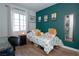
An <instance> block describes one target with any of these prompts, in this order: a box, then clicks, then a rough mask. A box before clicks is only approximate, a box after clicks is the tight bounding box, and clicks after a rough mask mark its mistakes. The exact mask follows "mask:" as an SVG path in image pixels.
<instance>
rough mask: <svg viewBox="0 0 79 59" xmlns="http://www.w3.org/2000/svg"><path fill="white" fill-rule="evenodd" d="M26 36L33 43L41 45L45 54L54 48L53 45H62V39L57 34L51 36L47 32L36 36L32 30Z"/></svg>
mask: <svg viewBox="0 0 79 59" xmlns="http://www.w3.org/2000/svg"><path fill="white" fill-rule="evenodd" d="M27 38H28V39H29V40H30V41H32V42H33V43H35V44H37V45H40V46H41V47H43V48H44V51H45V52H46V53H47V54H49V52H50V51H51V50H53V49H54V46H55V45H60V46H62V45H63V43H62V41H61V40H60V39H59V38H58V37H57V36H55V37H53V38H51V37H48V36H47V34H43V35H41V36H40V37H37V36H35V34H34V33H33V32H29V33H28V34H27Z"/></svg>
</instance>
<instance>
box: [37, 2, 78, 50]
mask: <svg viewBox="0 0 79 59" xmlns="http://www.w3.org/2000/svg"><path fill="white" fill-rule="evenodd" d="M54 12H56V13H57V17H56V20H55V21H52V20H51V14H52V13H54ZM70 13H73V14H74V15H75V17H74V42H67V41H65V40H64V16H65V15H66V14H70ZM44 15H48V21H47V22H44V21H43V20H44ZM39 16H41V17H42V21H41V22H38V17H39ZM36 28H38V29H40V30H41V31H43V32H47V31H48V28H56V29H57V36H58V37H59V38H60V39H61V40H62V41H63V43H64V45H66V46H69V47H72V48H76V49H79V4H74V3H73V4H68V3H65V4H64V3H63V4H61V3H59V4H55V5H54V6H50V7H48V8H45V9H43V10H40V11H38V12H37V13H36Z"/></svg>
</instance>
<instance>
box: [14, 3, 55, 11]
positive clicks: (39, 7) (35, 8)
mask: <svg viewBox="0 0 79 59" xmlns="http://www.w3.org/2000/svg"><path fill="white" fill-rule="evenodd" d="M54 4H56V3H15V5H19V6H22V7H24V8H27V9H30V10H33V11H35V12H37V11H39V10H42V9H44V8H47V7H49V6H52V5H54Z"/></svg>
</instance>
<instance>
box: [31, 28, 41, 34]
mask: <svg viewBox="0 0 79 59" xmlns="http://www.w3.org/2000/svg"><path fill="white" fill-rule="evenodd" d="M37 31H38V32H40V30H39V29H34V30H32V32H33V33H34V34H35V32H37Z"/></svg>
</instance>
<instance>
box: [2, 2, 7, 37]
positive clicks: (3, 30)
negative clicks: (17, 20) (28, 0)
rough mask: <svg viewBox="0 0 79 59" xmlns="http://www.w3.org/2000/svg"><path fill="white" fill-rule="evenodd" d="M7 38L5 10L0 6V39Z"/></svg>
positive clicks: (3, 6)
mask: <svg viewBox="0 0 79 59" xmlns="http://www.w3.org/2000/svg"><path fill="white" fill-rule="evenodd" d="M4 36H8V19H7V8H6V7H5V5H4V4H0V37H4Z"/></svg>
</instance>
